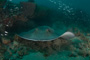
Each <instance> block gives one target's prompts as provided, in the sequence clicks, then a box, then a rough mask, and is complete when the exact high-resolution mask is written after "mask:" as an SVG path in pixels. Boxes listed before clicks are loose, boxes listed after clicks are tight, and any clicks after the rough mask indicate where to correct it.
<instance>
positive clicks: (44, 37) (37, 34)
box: [18, 26, 74, 41]
mask: <svg viewBox="0 0 90 60" xmlns="http://www.w3.org/2000/svg"><path fill="white" fill-rule="evenodd" d="M63 33H64V32H62V33H61V34H60V33H59V32H58V31H55V30H54V29H52V28H51V27H49V26H40V27H37V28H34V29H32V30H30V31H27V32H22V33H20V34H18V36H19V37H21V38H23V39H26V40H33V41H51V40H55V39H57V38H59V37H62V38H65V39H70V38H72V37H74V34H73V33H71V32H65V33H64V34H63Z"/></svg>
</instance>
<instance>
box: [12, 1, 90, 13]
mask: <svg viewBox="0 0 90 60" xmlns="http://www.w3.org/2000/svg"><path fill="white" fill-rule="evenodd" d="M22 1H27V0H12V2H14V3H20V2H22ZM52 1H55V2H58V1H62V2H63V3H65V4H66V5H69V6H71V7H73V8H79V9H82V10H84V11H86V12H87V13H89V14H90V0H52ZM35 2H36V3H38V4H41V5H47V6H49V5H51V4H49V3H50V2H49V0H35Z"/></svg>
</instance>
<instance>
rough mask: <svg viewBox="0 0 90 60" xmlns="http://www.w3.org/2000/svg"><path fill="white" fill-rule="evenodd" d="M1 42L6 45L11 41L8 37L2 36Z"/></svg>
mask: <svg viewBox="0 0 90 60" xmlns="http://www.w3.org/2000/svg"><path fill="white" fill-rule="evenodd" d="M2 43H3V44H5V45H8V44H10V43H11V41H10V40H9V39H7V38H3V37H2Z"/></svg>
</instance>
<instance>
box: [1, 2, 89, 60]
mask: <svg viewBox="0 0 90 60" xmlns="http://www.w3.org/2000/svg"><path fill="white" fill-rule="evenodd" d="M5 3H6V0H0V13H1V14H0V60H19V59H22V58H23V56H26V55H28V54H30V53H31V52H40V53H42V54H43V56H44V57H48V56H50V55H52V54H56V53H58V52H62V51H64V50H67V51H70V52H71V53H70V54H69V55H68V57H78V56H82V57H89V56H90V32H89V30H90V29H89V28H90V26H89V24H90V18H89V15H88V14H86V13H85V12H84V11H81V10H74V11H73V12H71V13H69V12H67V11H63V10H61V11H59V12H58V11H55V10H52V9H49V8H47V7H44V6H40V5H37V4H36V3H34V1H33V0H30V1H29V2H21V3H20V4H14V3H12V2H10V1H7V4H5ZM65 32H73V34H74V35H75V37H73V38H72V39H70V38H71V37H70V35H69V36H68V37H64V36H63V35H62V34H63V33H65ZM66 34H67V33H66ZM73 34H71V35H73ZM74 35H73V36H74Z"/></svg>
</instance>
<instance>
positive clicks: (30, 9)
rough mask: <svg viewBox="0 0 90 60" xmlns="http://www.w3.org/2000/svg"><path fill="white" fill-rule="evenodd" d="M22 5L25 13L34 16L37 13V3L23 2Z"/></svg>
mask: <svg viewBox="0 0 90 60" xmlns="http://www.w3.org/2000/svg"><path fill="white" fill-rule="evenodd" d="M21 5H22V7H23V8H22V10H23V14H24V15H25V16H29V17H30V18H32V17H33V15H34V13H35V9H36V4H34V3H31V2H21Z"/></svg>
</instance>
